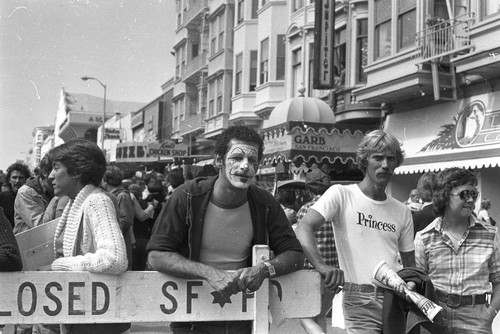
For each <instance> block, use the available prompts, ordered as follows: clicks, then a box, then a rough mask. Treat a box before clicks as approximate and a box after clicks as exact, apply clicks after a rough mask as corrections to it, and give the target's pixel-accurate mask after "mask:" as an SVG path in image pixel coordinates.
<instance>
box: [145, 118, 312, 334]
mask: <svg viewBox="0 0 500 334" xmlns="http://www.w3.org/2000/svg"><path fill="white" fill-rule="evenodd" d="M262 152H263V141H262V138H261V137H260V136H259V134H258V133H257V132H255V131H254V130H252V129H250V128H247V127H244V126H234V127H229V128H228V129H227V130H225V131H224V132H223V133H222V134H221V135H220V136H219V138H218V139H217V142H216V144H215V155H214V161H215V165H216V167H217V168H218V169H219V174H218V175H216V176H214V177H209V178H196V179H194V180H191V181H188V182H186V183H185V184H183V185H181V186H180V187H179V188H178V189H177V190H176V191H174V192H173V194H172V197H171V198H170V199H169V200H168V201H167V203H166V205H165V207H164V209H163V210H162V212H161V214H160V216H159V217H158V219H157V220H156V223H155V226H154V229H153V234H152V236H151V240H150V242H149V244H148V246H147V251H148V252H149V255H148V263H149V265H150V266H151V268H152V269H154V270H158V271H160V272H163V273H166V274H169V275H173V276H178V277H183V278H194V279H204V280H206V281H207V282H208V284H210V286H212V288H213V289H214V290H215V291H217V293H218V294H219V295H220V296H221V297H222V298H224V299H226V300H227V299H228V298H229V297H230V296H231V295H233V294H236V293H238V292H240V291H245V292H246V293H252V292H253V291H255V290H257V289H259V287H260V286H261V284H262V282H263V281H264V279H266V278H269V277H275V276H278V275H284V274H287V273H290V272H292V271H295V270H298V269H301V268H302V266H303V261H304V258H303V255H302V248H301V246H300V243H299V241H298V240H297V239H296V237H295V234H294V232H293V230H292V228H291V226H290V224H289V223H288V220H287V218H286V216H285V213H284V212H283V210H282V209H281V206H280V204H279V203H278V201H276V200H275V199H274V198H273V196H272V195H271V194H270V193H269V192H267V191H266V190H263V189H261V188H259V187H257V186H255V185H254V184H253V179H254V176H255V173H256V172H257V169H258V166H259V161H260V160H261V158H262ZM256 244H268V245H269V247H270V249H271V250H272V251H273V252H274V254H275V257H274V258H273V259H271V260H269V261H265V262H263V263H259V264H257V265H256V266H252V259H251V255H252V246H253V245H256ZM171 329H172V331H173V333H175V334H179V333H251V330H252V322H251V321H216V322H213V321H212V322H190V323H172V324H171Z"/></svg>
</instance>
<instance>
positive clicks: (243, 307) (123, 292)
mask: <svg viewBox="0 0 500 334" xmlns="http://www.w3.org/2000/svg"><path fill="white" fill-rule="evenodd" d="M253 258H254V262H255V263H257V262H261V261H264V260H266V259H268V258H269V249H268V247H267V246H260V245H259V246H255V247H254V257H253ZM0 296H2V302H1V303H0V324H36V323H120V322H161V321H165V322H172V321H223V320H252V321H254V333H259V334H262V333H268V331H269V323H270V321H271V319H270V316H269V310H271V318H272V322H273V323H276V322H280V321H282V320H283V319H285V318H307V317H313V316H316V315H317V314H319V312H320V308H321V278H320V275H319V273H317V272H315V271H306V270H302V271H298V272H295V273H292V274H289V275H285V276H281V277H276V278H273V279H272V280H269V279H266V280H265V281H264V283H263V284H262V286H261V288H260V289H259V290H257V291H255V292H254V293H251V294H246V293H244V292H241V293H238V294H236V295H233V296H231V297H230V298H228V299H226V300H224V299H222V298H220V297H219V296H218V295H217V294H215V292H214V290H213V288H212V287H211V286H210V285H209V284H208V283H207V282H206V281H204V280H199V279H180V278H177V277H173V276H169V275H165V274H161V273H159V272H154V271H142V272H127V273H125V274H123V275H99V274H91V273H89V272H50V271H43V272H42V271H23V272H16V273H0Z"/></svg>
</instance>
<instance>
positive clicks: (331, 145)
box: [263, 126, 363, 165]
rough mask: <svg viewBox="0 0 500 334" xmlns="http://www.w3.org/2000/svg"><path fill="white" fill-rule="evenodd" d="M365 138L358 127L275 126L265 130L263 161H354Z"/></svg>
mask: <svg viewBox="0 0 500 334" xmlns="http://www.w3.org/2000/svg"><path fill="white" fill-rule="evenodd" d="M362 138H363V132H362V131H359V130H355V131H350V130H339V129H336V128H334V129H333V130H327V129H325V128H314V127H312V126H308V127H306V128H305V129H304V128H303V127H299V126H296V127H293V128H291V129H290V130H287V129H286V128H279V129H276V128H275V129H272V130H268V131H265V133H264V159H263V165H266V164H267V165H272V164H276V163H278V162H294V163H296V164H297V163H299V164H301V163H306V164H307V163H310V162H311V163H312V162H314V163H319V162H320V161H325V162H329V163H332V164H333V163H334V162H336V161H340V162H342V163H347V161H349V160H350V161H352V162H355V160H356V149H357V146H358V144H359V142H360V141H361V139H362Z"/></svg>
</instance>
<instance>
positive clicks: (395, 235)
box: [295, 130, 415, 333]
mask: <svg viewBox="0 0 500 334" xmlns="http://www.w3.org/2000/svg"><path fill="white" fill-rule="evenodd" d="M356 160H357V163H358V165H359V167H360V169H361V171H362V172H363V174H364V178H363V180H362V181H361V182H360V183H358V184H352V185H347V186H342V185H334V186H332V187H330V188H329V189H328V190H327V191H326V192H325V194H324V195H323V196H321V198H320V199H319V200H318V201H317V202H316V203H315V204H314V205H313V206H312V207H311V208H310V210H309V211H308V213H307V215H306V216H305V217H304V218H302V220H301V222H300V224H299V225H298V227H297V229H296V230H295V233H296V234H297V237H298V239H299V240H300V242H301V244H302V247H303V249H304V254H305V255H306V257H307V259H308V260H309V261H310V262H311V263H312V264H313V266H314V267H315V268H316V269H317V270H318V271H319V272H320V273H321V275H322V276H323V279H324V283H325V286H326V287H327V288H329V289H330V290H331V291H333V292H338V291H339V287H341V286H342V290H343V292H344V300H343V309H344V317H345V324H346V328H347V330H348V333H382V327H383V324H382V305H383V301H384V294H383V289H380V288H377V287H375V286H374V285H373V284H372V275H373V270H374V268H375V267H376V266H377V264H378V263H379V262H380V261H382V260H384V261H385V262H387V264H388V265H389V266H390V267H392V268H393V269H394V270H395V271H398V270H400V269H402V266H404V267H408V266H414V265H415V252H414V248H413V221H412V216H411V212H410V210H409V209H408V208H407V207H406V205H404V204H403V203H401V202H399V201H398V200H396V199H394V198H392V197H391V196H390V195H388V194H386V192H385V190H386V187H387V184H388V183H389V181H390V179H391V176H392V174H393V173H394V169H395V168H396V167H398V166H399V165H401V163H402V162H403V151H402V149H401V145H400V143H399V141H398V140H397V139H396V138H395V137H393V136H392V135H390V134H388V133H387V132H384V131H382V130H375V131H372V132H370V133H368V134H367V135H366V136H365V137H364V138H363V139H362V141H361V143H360V144H359V146H358V150H357V156H356ZM325 221H331V222H332V224H333V228H334V235H335V244H336V247H337V251H338V256H339V263H340V268H335V267H332V266H328V265H326V264H325V262H324V261H323V260H322V259H321V256H320V254H319V252H318V249H317V247H316V242H315V240H314V236H313V233H314V231H316V230H317V229H318V228H319V227H321V225H323V224H324V222H325ZM399 258H400V259H401V262H402V265H401V263H400V262H399V261H398V259H399ZM409 285H411V284H409ZM410 288H411V289H412V288H413V286H410ZM397 290H398V292H399V293H400V294H402V293H404V292H403V287H402V286H399V287H398V289H397Z"/></svg>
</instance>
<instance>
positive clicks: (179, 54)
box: [175, 44, 186, 79]
mask: <svg viewBox="0 0 500 334" xmlns="http://www.w3.org/2000/svg"><path fill="white" fill-rule="evenodd" d="M184 51H185V44H183V45H181V46H180V47H179V48H178V49H177V50H175V78H176V79H179V78H181V77H182V76H183V75H184V69H185V67H186V60H185V53H184Z"/></svg>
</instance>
